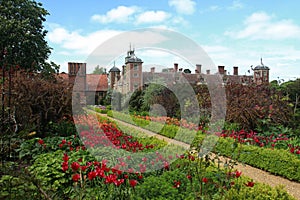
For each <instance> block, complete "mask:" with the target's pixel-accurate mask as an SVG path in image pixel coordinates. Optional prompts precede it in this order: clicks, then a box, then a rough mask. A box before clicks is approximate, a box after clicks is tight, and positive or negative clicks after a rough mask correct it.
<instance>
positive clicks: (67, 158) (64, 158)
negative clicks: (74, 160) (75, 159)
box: [63, 153, 69, 162]
mask: <svg viewBox="0 0 300 200" xmlns="http://www.w3.org/2000/svg"><path fill="white" fill-rule="evenodd" d="M63 160H64V161H65V162H67V161H68V160H69V156H68V154H66V153H64V157H63Z"/></svg>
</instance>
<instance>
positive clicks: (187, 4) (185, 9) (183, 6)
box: [169, 0, 196, 15]
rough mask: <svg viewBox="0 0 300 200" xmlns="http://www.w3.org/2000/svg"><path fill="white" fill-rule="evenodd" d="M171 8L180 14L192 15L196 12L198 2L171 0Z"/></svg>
mask: <svg viewBox="0 0 300 200" xmlns="http://www.w3.org/2000/svg"><path fill="white" fill-rule="evenodd" d="M169 6H171V7H174V8H175V10H176V11H177V12H178V13H181V14H186V15H190V14H193V13H194V12H195V7H196V2H194V1H193V0H169Z"/></svg>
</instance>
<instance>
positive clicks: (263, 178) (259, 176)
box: [97, 113, 300, 200]
mask: <svg viewBox="0 0 300 200" xmlns="http://www.w3.org/2000/svg"><path fill="white" fill-rule="evenodd" d="M97 114H99V113H97ZM99 115H103V116H105V117H107V118H110V117H108V116H107V115H104V114H99ZM110 119H111V120H114V121H116V122H117V123H120V124H122V125H126V126H128V127H130V128H133V129H136V130H139V131H141V132H144V133H145V134H147V135H149V136H153V137H156V138H158V139H160V140H163V141H166V142H168V143H172V144H176V145H180V146H183V147H186V148H187V149H188V148H189V147H190V145H189V144H186V143H184V142H180V141H177V140H173V139H170V138H167V137H165V136H162V135H159V134H157V133H154V132H151V131H149V130H146V129H143V128H141V127H138V126H135V125H132V124H128V123H126V122H123V121H121V120H118V119H115V118H110ZM212 156H216V155H215V154H212ZM219 158H220V159H221V160H222V161H223V163H224V162H225V161H226V160H227V161H228V160H229V158H226V157H219ZM234 168H235V169H237V170H239V171H241V172H242V174H243V175H245V176H247V177H249V178H251V179H253V181H254V182H260V183H265V184H268V185H270V186H272V187H275V186H278V185H283V186H284V187H285V190H286V191H287V192H288V193H289V194H290V195H292V196H293V197H295V198H296V199H299V200H300V183H298V182H294V181H290V180H288V179H286V178H283V177H280V176H275V175H273V174H270V173H269V172H266V171H263V170H261V169H257V168H255V167H252V166H250V165H245V164H241V163H238V164H237V165H235V167H234Z"/></svg>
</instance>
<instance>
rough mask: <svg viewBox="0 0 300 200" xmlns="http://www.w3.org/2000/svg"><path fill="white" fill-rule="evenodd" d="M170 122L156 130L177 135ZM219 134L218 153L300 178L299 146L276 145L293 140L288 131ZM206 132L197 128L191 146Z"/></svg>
mask: <svg viewBox="0 0 300 200" xmlns="http://www.w3.org/2000/svg"><path fill="white" fill-rule="evenodd" d="M113 117H116V118H118V119H120V120H124V121H129V122H131V120H128V119H129V118H130V117H129V116H128V115H127V117H126V114H123V113H118V112H114V113H113ZM139 120H144V119H139ZM136 125H139V123H136ZM170 126H173V125H165V126H164V127H165V131H164V132H165V133H166V134H164V132H162V131H159V132H157V133H159V134H162V135H164V136H166V137H169V138H174V137H175V136H174V135H176V132H175V129H173V128H170ZM151 127H152V126H147V127H144V128H146V129H149V130H151V129H152V128H151ZM170 133H172V134H170ZM185 133H186V134H187V135H188V134H189V130H185ZM217 135H219V136H220V137H221V138H220V139H219V141H218V143H217V144H216V146H215V149H214V152H215V153H219V154H221V155H223V156H227V157H231V158H233V159H238V160H239V161H240V162H242V163H245V164H249V165H251V166H254V167H257V168H260V169H263V170H265V171H268V172H271V173H273V174H275V175H279V176H282V177H285V178H288V179H290V180H294V181H297V182H300V167H299V166H300V159H299V158H300V154H297V152H298V150H299V146H297V145H294V146H293V145H290V148H289V150H285V149H276V145H278V144H279V143H280V142H287V141H290V140H289V139H288V138H287V137H286V136H285V135H278V136H277V137H276V136H275V135H271V136H269V137H263V136H258V135H257V134H256V133H255V132H253V131H250V132H246V131H244V130H241V131H232V132H229V131H224V132H222V133H217ZM205 136H206V135H205V134H203V132H202V131H198V133H197V135H196V137H195V139H194V140H193V142H192V144H191V146H192V147H198V146H199V145H200V144H201V143H202V141H203V139H204V138H205ZM237 143H238V144H237ZM262 147H263V148H262ZM291 153H292V154H291ZM293 154H294V155H293Z"/></svg>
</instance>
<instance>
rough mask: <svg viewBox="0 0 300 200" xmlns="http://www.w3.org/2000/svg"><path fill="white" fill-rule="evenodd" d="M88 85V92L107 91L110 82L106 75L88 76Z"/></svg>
mask: <svg viewBox="0 0 300 200" xmlns="http://www.w3.org/2000/svg"><path fill="white" fill-rule="evenodd" d="M86 83H87V90H88V91H107V89H108V82H107V75H105V74H87V75H86Z"/></svg>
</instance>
